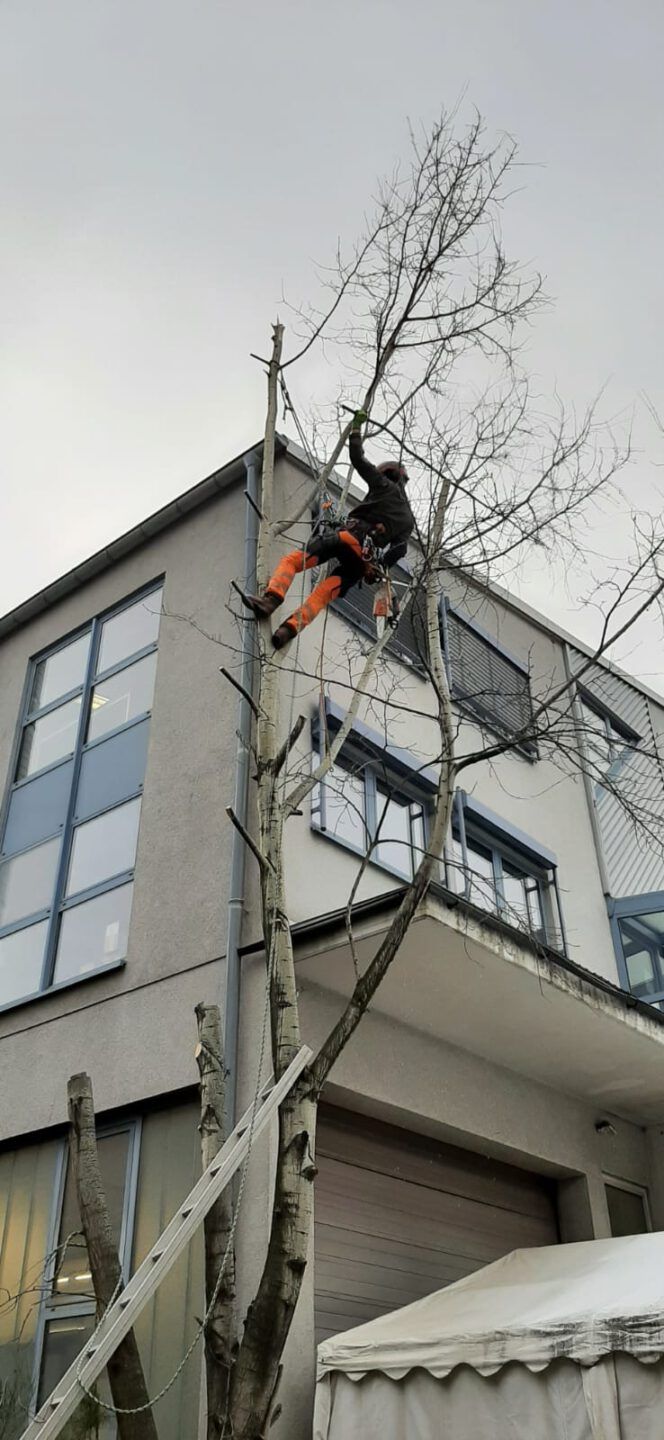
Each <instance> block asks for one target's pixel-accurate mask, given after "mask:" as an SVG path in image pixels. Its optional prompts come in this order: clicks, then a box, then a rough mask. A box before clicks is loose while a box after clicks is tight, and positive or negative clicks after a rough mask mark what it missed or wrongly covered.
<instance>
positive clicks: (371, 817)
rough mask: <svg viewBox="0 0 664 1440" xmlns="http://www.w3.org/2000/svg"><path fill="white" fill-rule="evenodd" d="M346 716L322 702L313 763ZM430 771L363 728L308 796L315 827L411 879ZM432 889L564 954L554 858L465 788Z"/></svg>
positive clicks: (422, 839)
mask: <svg viewBox="0 0 664 1440" xmlns="http://www.w3.org/2000/svg"><path fill="white" fill-rule="evenodd" d="M343 713H344V712H343V711H342V710H341V709H340V708H339V707H338V706H337V705H335V704H333V702H331V701H330V700H327V701H326V703H325V713H324V717H322V718H321V717H317V718H316V720H315V721H314V723H313V726H312V730H313V737H314V746H315V752H317V753H316V759H317V760H320V759H321V758H322V755H323V750H324V742H323V736H324V733H325V730H326V729H327V730H328V731H329V732H330V733H332V734H333V733H335V731H336V730H337V729H338V728H339V726H340V724H341V722H342V720H343ZM435 789H436V775H435V772H434V771H433V770H431V769H430V768H428V767H426V766H422V765H421V764H419V763H418V761H417V759H416V757H415V756H413V755H411V754H410V753H409V752H408V751H405V750H401V749H398V748H396V747H394V746H389V745H388V746H385V745H383V744H382V743H381V738H380V736H379V735H378V734H377V733H375V732H373V731H372V730H371V729H370V728H369V727H368V726H367V725H365V724H364V723H363V722H362V721H355V722H354V724H353V726H352V729H351V733H350V736H349V739H348V742H347V743H346V745H344V747H343V750H342V752H341V755H340V756H339V757H338V759H337V761H336V763H335V764H334V765H333V766H332V767H331V769H330V770H329V771H328V773H327V775H326V776H325V779H324V780H323V782H322V783H321V784H320V785H318V786H317V787H316V790H315V791H314V795H313V797H312V808H311V823H312V827H313V828H314V829H315V830H318V831H319V832H321V833H322V834H324V835H326V836H327V837H328V838H329V839H331V840H334V841H335V842H336V843H337V844H339V845H342V846H344V848H345V849H347V850H351V851H352V852H353V853H354V854H356V855H360V856H362V857H364V856H366V855H367V852H369V859H370V862H371V863H372V864H374V865H378V866H380V868H381V869H383V870H387V871H389V873H390V874H392V875H396V876H398V877H399V879H402V880H410V879H411V878H412V876H413V873H414V871H415V869H416V867H417V865H418V864H419V861H420V858H421V856H422V853H423V852H424V850H425V849H426V845H427V841H428V834H429V818H430V813H431V805H432V797H433V794H434V792H435ZM438 880H439V883H441V884H444V885H445V886H446V887H447V889H448V890H452V891H453V892H454V893H455V894H456V895H459V896H462V897H463V898H464V899H466V900H468V901H469V902H470V903H472V904H474V905H475V906H477V907H478V908H480V909H482V910H485V911H487V912H489V913H492V914H494V915H496V916H497V917H499V918H500V919H501V920H503V921H504V922H505V923H506V924H509V925H512V926H514V928H515V929H518V930H520V931H522V932H524V931H525V933H527V934H528V936H529V937H530V938H531V939H533V940H535V941H537V942H538V943H540V944H544V945H546V946H547V947H548V948H551V949H555V950H558V951H559V952H560V953H561V954H565V953H566V941H565V933H564V927H563V919H562V912H561V907H560V897H559V893H558V881H557V861H556V856H555V855H554V854H553V853H552V851H550V850H547V849H546V848H545V847H544V846H543V845H541V844H540V843H539V842H538V841H536V840H533V839H532V837H531V836H529V835H527V834H525V832H524V831H521V830H518V829H517V828H516V827H515V826H513V825H509V824H508V822H506V821H504V820H503V819H502V818H501V817H500V816H498V815H494V813H493V812H492V811H491V810H489V809H488V808H487V807H486V806H484V805H482V804H480V802H479V801H477V800H475V799H474V798H473V797H472V796H469V795H467V794H466V793H465V791H463V790H458V791H457V792H456V795H455V800H454V811H453V822H452V826H451V832H450V836H449V838H448V842H447V845H446V849H445V855H444V857H443V860H442V861H441V864H440V868H439V872H438Z"/></svg>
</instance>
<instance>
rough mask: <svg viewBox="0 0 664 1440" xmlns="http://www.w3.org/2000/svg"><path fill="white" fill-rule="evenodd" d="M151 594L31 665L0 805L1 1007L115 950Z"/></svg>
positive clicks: (107, 965)
mask: <svg viewBox="0 0 664 1440" xmlns="http://www.w3.org/2000/svg"><path fill="white" fill-rule="evenodd" d="M161 600H162V586H161V582H154V583H153V584H152V585H150V586H149V587H146V588H145V589H144V590H142V591H141V592H140V593H138V594H134V595H132V596H130V597H129V598H127V599H126V600H125V601H123V602H122V604H120V605H116V606H114V607H113V609H111V610H109V611H107V612H105V613H104V614H103V615H100V616H98V617H97V618H96V619H95V620H93V621H91V622H90V624H88V625H86V626H85V627H83V628H82V629H81V630H79V631H77V632H76V633H75V634H73V635H70V636H68V637H67V638H66V639H64V640H62V641H61V642H60V643H59V644H58V645H56V646H52V647H51V648H50V649H49V650H47V651H45V652H44V653H43V654H40V655H38V656H36V657H35V659H34V660H33V661H32V662H31V664H30V667H29V671H28V676H27V681H26V687H25V695H24V704H23V710H22V715H21V720H20V724H19V730H18V735H17V739H16V745H15V753H14V757H13V761H12V771H11V774H10V780H9V786H8V792H7V795H6V800H5V805H4V807H3V816H2V849H1V850H0V1009H4V1008H7V1007H8V1006H10V1005H15V1004H18V1003H22V1002H23V1001H24V1000H27V999H30V998H32V997H34V996H37V995H40V994H42V993H44V992H45V991H48V990H52V989H53V988H55V987H58V986H60V985H65V984H71V983H72V982H74V981H76V980H78V979H80V978H82V977H83V976H85V975H88V974H92V973H99V971H100V970H106V969H111V968H114V967H115V966H116V965H121V964H123V963H124V960H125V957H126V953H127V943H128V931H129V920H130V914H131V898H132V887H133V877H134V864H135V857H136V845H137V838H138V825H139V818H140V805H141V795H142V790H143V778H144V774H145V761H146V753H147V739H148V729H149V721H150V714H151V709H152V697H153V690H154V678H155V667H156V658H157V657H156V651H157V641H158V634H159V621H160V616H161Z"/></svg>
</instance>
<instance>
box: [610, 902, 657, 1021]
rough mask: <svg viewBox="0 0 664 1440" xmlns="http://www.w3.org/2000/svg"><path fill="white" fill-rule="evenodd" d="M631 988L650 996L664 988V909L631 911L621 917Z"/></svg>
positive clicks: (620, 925) (636, 993)
mask: <svg viewBox="0 0 664 1440" xmlns="http://www.w3.org/2000/svg"><path fill="white" fill-rule="evenodd" d="M618 927H619V930H620V939H621V941H622V947H623V954H624V956H625V964H626V966H627V975H628V979H629V984H630V989H631V990H632V991H633V993H634V994H635V995H639V996H641V997H642V998H643V999H646V1000H647V999H648V996H649V995H652V994H655V995H657V994H659V993H660V992H661V991H662V990H663V989H664V979H663V976H662V953H663V947H664V912H662V911H659V910H656V911H652V912H651V913H650V914H645V915H629V916H625V917H624V918H622V919H620V920H619V921H618Z"/></svg>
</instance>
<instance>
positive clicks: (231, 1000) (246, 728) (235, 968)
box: [224, 451, 260, 1135]
mask: <svg viewBox="0 0 664 1440" xmlns="http://www.w3.org/2000/svg"><path fill="white" fill-rule="evenodd" d="M258 467H259V460H258V455H257V454H256V452H255V451H251V452H250V453H249V454H248V455H245V456H244V468H245V470H246V474H247V488H246V490H245V496H246V518H245V528H244V586H245V589H247V590H248V591H250V592H251V590H253V588H254V585H255V579H256V552H257V547H258V506H259V491H260V481H259V468H258ZM252 501H253V504H252ZM254 506H256V509H254ZM254 636H255V625H254V622H253V621H252V620H251V619H250V618H249V616H247V617H246V619H244V620H243V622H242V664H241V668H240V684H241V685H242V687H243V689H244V690H246V691H247V693H248V694H249V695H252V694H253V682H254ZM237 731H238V743H237V750H236V754H235V795H234V798H233V809H234V811H235V814H236V815H237V817H238V819H239V820H240V822H241V824H242V825H244V826H245V828H246V826H247V810H248V801H249V741H250V738H251V706H250V705H249V702H248V700H245V698H244V696H243V695H241V696H240V704H239V707H238V725H237ZM245 855H246V851H245V844H244V841H243V839H242V837H241V835H240V834H239V833H238V831H237V830H236V828H235V826H233V832H232V841H231V878H230V891H229V897H228V919H227V927H226V935H227V940H226V984H225V995H224V1066H225V1070H226V1116H225V1133H226V1135H229V1134H230V1132H231V1130H232V1129H233V1127H234V1125H235V1117H236V1110H237V1063H238V1034H239V1028H240V937H241V932H242V915H243V911H244V899H245V895H244V885H245Z"/></svg>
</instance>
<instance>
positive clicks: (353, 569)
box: [242, 410, 415, 650]
mask: <svg viewBox="0 0 664 1440" xmlns="http://www.w3.org/2000/svg"><path fill="white" fill-rule="evenodd" d="M366 420H367V415H366V412H365V411H364V410H357V411H356V412H355V415H354V416H353V422H352V426H351V431H350V436H349V451H350V460H351V464H352V466H353V468H354V469H355V470H356V471H357V473H358V475H361V477H362V479H363V480H364V481H365V482H366V484H367V486H368V490H369V493H368V495H367V496H366V498H365V499H364V500H361V501H360V503H359V504H358V505H355V506H354V507H353V509H352V510H351V511H350V514H349V515H348V518H347V520H345V521H342V522H341V523H338V524H333V525H331V526H328V527H326V528H320V526H319V524H317V525H316V526H315V527H314V530H313V531H312V534H311V536H310V538H309V541H308V543H307V545H306V548H305V549H304V550H291V551H290V553H289V554H288V555H284V557H283V559H282V560H280V561H279V564H278V565H277V567H276V570H275V571H274V574H273V575H271V576H270V579H269V580H268V583H267V586H266V589H265V592H264V594H263V595H246V596H243V597H242V598H243V600H244V603H245V605H248V607H249V609H250V610H252V611H253V613H254V615H255V616H256V619H257V620H265V619H267V618H268V616H270V615H272V613H273V612H274V611H275V610H276V609H277V608H278V606H279V605H281V604H282V603H283V601H284V599H285V597H286V593H287V591H288V589H289V587H290V585H291V584H292V582H293V580H294V579H295V576H296V575H298V574H300V573H301V572H302V570H311V569H313V568H314V567H315V566H317V565H323V564H325V563H326V562H327V561H328V560H336V562H337V563H336V565H335V567H334V569H333V570H332V571H331V573H330V574H329V575H328V576H326V578H325V579H324V580H321V581H319V583H318V585H317V586H316V588H315V589H314V590H312V592H311V594H310V595H309V597H308V599H306V600H305V602H304V604H303V605H300V606H299V608H298V609H297V610H294V611H293V614H292V615H289V616H288V619H287V620H284V622H283V624H281V625H280V626H279V627H278V629H277V630H275V632H274V635H273V636H272V644H273V645H274V647H275V649H276V650H281V649H283V646H284V645H287V644H288V642H289V641H290V640H292V639H293V638H294V636H295V635H297V633H298V631H299V630H303V629H304V627H305V625H310V624H311V621H312V620H315V618H316V616H317V615H318V614H319V612H320V611H321V610H323V609H324V608H325V606H326V605H329V604H330V603H331V601H332V600H338V599H339V598H340V597H341V596H343V595H347V594H348V591H349V590H350V589H352V587H353V585H359V584H360V582H361V581H362V580H364V581H365V582H366V583H367V584H370V585H371V584H375V583H376V582H377V581H378V580H379V579H380V578H381V572H382V573H384V572H386V571H387V570H389V568H390V566H392V565H394V564H396V562H397V560H400V559H401V558H402V557H403V556H404V555H405V554H406V551H407V548H408V539H409V537H410V536H411V535H412V533H413V530H414V528H415V517H414V515H413V512H412V510H411V508H410V505H409V503H408V499H407V496H406V489H405V487H406V485H407V484H408V475H407V473H406V471H405V469H404V467H403V465H401V464H400V463H399V461H397V460H386V461H385V462H384V464H382V465H372V464H371V463H370V462H369V461H368V460H367V459H366V457H365V454H364V450H363V448H362V433H361V427H362V425H363V424H364V423H365V421H366Z"/></svg>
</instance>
